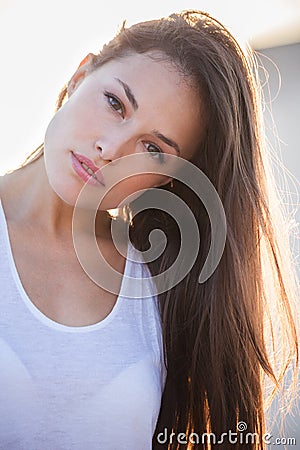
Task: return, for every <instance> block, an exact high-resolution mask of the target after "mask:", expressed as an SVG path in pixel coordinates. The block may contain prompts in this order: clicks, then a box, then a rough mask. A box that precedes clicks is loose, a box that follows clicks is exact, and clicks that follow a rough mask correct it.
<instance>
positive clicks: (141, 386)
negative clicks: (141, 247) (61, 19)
mask: <svg viewBox="0 0 300 450" xmlns="http://www.w3.org/2000/svg"><path fill="white" fill-rule="evenodd" d="M130 258H132V259H133V260H138V262H133V261H131V260H130ZM124 275H127V276H131V277H137V278H140V277H143V278H145V280H144V282H143V284H142V287H141V292H140V294H141V295H140V298H126V297H125V296H122V293H123V292H124V291H125V288H126V286H125V284H126V283H127V281H126V280H127V279H126V278H125V277H123V281H122V285H121V290H120V294H119V296H118V299H117V302H116V304H115V306H114V308H113V310H112V311H111V313H110V314H109V315H108V316H107V317H106V318H105V319H104V320H102V321H101V322H98V323H96V324H94V325H87V326H83V327H72V326H66V325H62V324H59V323H57V322H55V321H53V320H51V319H50V318H48V317H46V316H45V315H44V314H43V313H42V312H41V311H40V310H39V309H37V308H36V307H35V306H34V304H33V303H32V302H31V300H30V299H29V297H28V295H27V294H26V292H25V290H24V288H23V286H22V284H21V281H20V278H19V275H18V272H17V269H16V265H15V263H14V259H13V255H12V251H11V246H10V240H9V234H8V228H7V222H6V218H5V214H4V211H3V208H2V204H1V200H0V448H1V449H5V450H21V449H22V450H86V449H88V450H96V449H97V450H102V449H103V450H126V449H128V450H149V449H151V448H152V445H151V441H152V436H153V433H154V430H155V426H156V422H157V418H158V414H159V410H160V404H161V396H162V391H163V388H164V384H165V378H166V369H165V366H164V363H163V350H162V338H161V324H160V317H159V313H158V305H157V295H156V294H155V291H154V290H155V288H154V285H153V282H151V279H150V278H149V279H147V278H148V277H150V271H149V269H148V267H147V266H146V264H142V257H141V255H139V254H138V252H137V250H136V249H134V247H133V246H132V245H131V244H130V243H129V245H128V253H127V259H126V264H125V271H124ZM41 282H42V280H41ZM127 288H128V286H127ZM127 292H128V291H127ZM147 295H148V297H147ZM149 295H150V296H149Z"/></svg>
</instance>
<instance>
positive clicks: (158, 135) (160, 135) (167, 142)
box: [115, 78, 180, 155]
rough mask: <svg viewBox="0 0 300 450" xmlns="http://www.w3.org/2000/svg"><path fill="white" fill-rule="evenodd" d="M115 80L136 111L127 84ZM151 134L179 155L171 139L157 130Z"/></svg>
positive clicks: (178, 150) (132, 95) (136, 103)
mask: <svg viewBox="0 0 300 450" xmlns="http://www.w3.org/2000/svg"><path fill="white" fill-rule="evenodd" d="M115 80H117V81H118V83H120V84H121V86H123V89H124V91H125V94H126V97H127V98H128V100H129V102H130V103H131V105H132V107H133V109H134V110H135V111H136V110H137V109H138V107H139V105H138V102H137V101H136V98H135V96H134V94H133V92H132V90H131V89H130V87H129V86H128V84H127V83H125V82H124V81H122V80H120V79H119V78H115ZM152 134H154V136H156V137H157V138H158V139H160V140H161V141H163V142H164V143H165V144H167V145H169V146H170V147H173V148H174V149H175V150H176V152H177V154H178V155H180V148H179V145H178V144H177V143H176V142H175V141H173V139H171V138H169V137H167V136H165V135H164V134H162V133H161V132H160V131H158V130H152Z"/></svg>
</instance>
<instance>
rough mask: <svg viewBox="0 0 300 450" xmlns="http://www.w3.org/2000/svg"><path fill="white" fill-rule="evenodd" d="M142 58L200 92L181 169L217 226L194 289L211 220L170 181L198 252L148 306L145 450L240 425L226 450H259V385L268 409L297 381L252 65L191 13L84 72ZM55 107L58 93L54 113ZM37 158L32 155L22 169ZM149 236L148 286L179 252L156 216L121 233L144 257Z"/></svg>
mask: <svg viewBox="0 0 300 450" xmlns="http://www.w3.org/2000/svg"><path fill="white" fill-rule="evenodd" d="M152 50H158V51H159V52H160V53H161V54H162V55H164V59H165V60H166V61H170V62H172V63H173V64H175V66H176V67H177V68H178V70H179V71H181V72H182V73H183V74H184V75H186V77H187V79H189V80H192V81H193V83H194V85H195V86H198V87H199V89H197V92H196V90H195V92H196V95H198V96H200V98H199V101H201V102H205V110H206V114H207V118H208V120H207V125H206V128H205V132H204V134H203V139H202V142H201V143H200V145H199V149H198V151H197V152H196V154H195V155H194V156H193V158H192V160H191V162H192V163H193V164H195V165H196V166H197V167H198V168H200V169H201V170H202V171H203V172H204V173H205V174H206V175H207V177H208V178H209V179H210V181H211V182H212V184H213V185H214V187H215V189H216V191H217V193H218V195H219V197H220V199H221V201H222V204H223V207H224V211H225V214H226V220H227V240H226V245H225V249H224V252H223V255H222V258H221V261H220V263H219V265H218V267H217V269H216V270H215V272H214V273H213V275H212V276H211V277H210V278H209V279H208V280H207V281H206V282H205V283H203V284H199V282H198V276H199V273H200V272H201V268H202V266H203V264H204V262H205V259H206V256H207V253H208V250H209V244H210V239H211V228H210V222H209V217H208V215H207V213H206V211H205V208H204V206H203V205H202V203H201V202H200V201H199V199H198V198H196V196H195V195H194V194H193V192H192V191H191V190H190V189H189V188H188V187H187V186H184V185H183V183H181V182H180V181H178V180H176V179H174V185H173V189H172V192H173V193H175V194H176V195H178V196H179V197H180V198H181V199H182V200H183V201H184V202H185V203H186V205H188V207H189V208H190V210H191V211H192V212H193V214H194V217H195V218H196V220H197V223H198V227H199V230H200V235H201V248H200V251H199V254H198V257H197V260H196V262H195V264H194V266H193V268H192V269H191V271H190V272H189V274H188V275H187V276H186V277H185V278H184V279H183V280H182V281H181V282H180V283H178V284H177V285H176V286H174V287H173V288H172V289H170V290H169V291H167V292H164V293H161V294H159V295H158V300H159V308H160V313H161V320H162V332H163V341H164V350H165V363H166V366H167V379H166V385H165V389H164V393H163V398H162V404H161V410H160V415H159V418H158V422H157V427H156V432H155V435H154V437H153V449H159V448H166V449H167V448H168V449H172V450H175V449H181V448H201V449H209V448H220V449H221V448H224V449H226V448H228V441H227V442H226V439H225V440H224V442H223V443H219V444H216V443H214V441H213V440H212V439H207V440H204V441H203V442H202V440H201V436H202V434H203V433H209V432H211V433H214V434H215V435H216V436H217V438H218V437H220V436H221V435H222V433H226V432H228V431H229V430H231V431H232V432H233V433H234V432H239V433H241V431H242V430H241V429H239V428H238V429H237V424H238V423H240V422H241V421H243V422H245V423H246V426H247V432H248V433H257V435H259V436H260V438H259V440H258V441H257V439H255V440H254V441H253V440H252V441H251V439H249V440H248V442H246V441H245V440H244V441H241V439H238V440H237V442H236V443H235V444H231V445H230V448H235V449H239V448H243V449H245V450H250V449H251V450H254V449H263V448H266V444H265V443H264V442H263V441H262V439H261V436H262V434H263V433H265V432H266V424H265V411H266V402H265V401H266V398H265V397H266V396H265V394H266V393H268V389H267V386H266V385H265V380H266V379H271V380H272V382H273V385H274V389H273V390H272V392H271V398H272V397H273V396H274V394H275V392H276V389H278V388H279V387H280V385H281V384H282V383H283V380H284V375H285V374H286V373H287V369H288V367H291V368H292V369H294V374H295V376H296V373H297V372H296V369H297V364H298V344H297V329H296V323H297V322H296V316H295V310H294V306H295V303H296V301H297V298H298V297H297V296H298V290H297V289H298V285H297V275H296V270H295V264H294V262H293V256H292V253H291V246H290V241H289V238H290V231H291V230H290V223H289V221H288V216H287V214H285V211H284V208H283V205H282V203H281V199H280V196H279V192H278V189H277V187H276V183H275V181H274V176H273V172H272V169H271V164H270V154H269V152H268V148H267V146H266V143H265V140H264V138H263V127H262V123H263V122H262V114H261V90H260V85H259V79H258V75H257V68H256V60H255V57H254V54H253V53H252V52H251V51H250V50H249V49H248V50H243V49H242V48H241V46H240V45H239V44H238V42H237V41H236V40H235V38H234V37H233V36H232V35H231V34H230V33H229V31H228V30H227V29H226V28H225V27H224V26H223V25H222V24H221V23H220V22H218V21H217V20H215V19H214V18H212V17H211V16H209V15H208V14H206V13H203V12H200V11H183V12H182V13H180V14H173V15H172V16H171V17H169V18H164V19H160V20H153V21H148V22H143V23H139V24H136V25H133V26H132V27H130V28H128V29H127V28H125V24H124V25H123V27H122V29H121V30H120V32H119V33H118V34H117V36H116V37H115V38H114V39H113V40H112V41H111V42H109V43H108V44H107V45H105V46H104V47H103V49H102V51H101V52H100V53H99V55H94V57H93V61H92V69H91V70H95V69H96V68H97V67H100V66H101V65H103V64H105V63H106V62H108V61H110V60H112V59H115V58H122V56H123V55H126V54H127V53H128V52H138V53H146V52H149V51H152ZM65 97H66V86H65V87H64V88H63V90H62V91H61V93H60V96H59V99H58V103H57V108H59V107H60V106H61V105H62V103H63V101H64V99H65ZM199 126H200V125H199ZM42 151H43V149H42V146H41V147H40V148H39V149H37V152H36V153H35V154H32V155H30V157H28V159H27V161H26V163H28V162H31V161H33V160H35V159H36V158H37V157H39V156H40V155H41V154H42ZM158 189H166V190H168V189H169V186H168V185H166V186H162V187H160V188H158ZM143 195H147V192H146V193H145V194H143ZM132 210H133V211H134V202H133V204H132ZM156 228H161V229H162V230H163V231H164V233H165V234H166V236H167V238H168V244H167V246H166V249H165V251H164V253H163V255H162V256H161V257H159V258H157V259H156V260H155V261H153V262H151V263H148V265H149V268H150V271H151V273H152V274H153V275H157V274H159V273H163V272H164V271H165V270H166V269H167V268H168V267H169V266H170V265H171V264H172V263H173V261H174V258H175V257H176V252H177V251H178V248H179V245H180V234H179V232H178V227H177V226H176V223H174V220H173V219H172V218H171V217H169V216H168V214H166V213H164V212H163V211H160V210H158V211H156V210H145V211H143V212H140V213H139V214H136V215H135V216H134V217H133V227H132V228H131V232H130V235H131V239H132V241H133V243H134V245H135V246H136V247H137V248H139V249H140V250H145V249H147V248H148V246H149V242H148V236H149V233H150V231H151V230H152V229H156ZM266 375H267V377H266ZM166 429H167V431H168V436H170V433H172V432H173V433H175V434H174V435H173V439H168V442H166V443H165V444H160V443H159V440H158V439H157V437H158V436H159V433H161V432H163V431H164V430H166ZM192 432H194V433H197V435H198V436H200V440H199V443H194V444H192V442H196V440H195V439H193V441H189V440H187V443H184V444H183V443H179V442H178V439H177V438H176V436H178V434H179V433H184V435H186V436H187V437H188V436H189V435H190V433H192ZM209 441H210V442H209Z"/></svg>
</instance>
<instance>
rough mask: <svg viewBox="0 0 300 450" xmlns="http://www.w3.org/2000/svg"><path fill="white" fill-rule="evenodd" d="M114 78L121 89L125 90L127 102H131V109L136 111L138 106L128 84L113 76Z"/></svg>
mask: <svg viewBox="0 0 300 450" xmlns="http://www.w3.org/2000/svg"><path fill="white" fill-rule="evenodd" d="M115 80H117V81H118V83H120V84H121V85H122V86H123V89H124V91H125V94H126V97H127V98H128V100H129V102H130V103H131V105H132V107H133V109H134V110H135V111H136V110H137V109H138V107H139V105H138V102H137V101H136V98H135V96H134V95H133V92H132V90H131V89H130V87H129V86H128V84H126V83H124V81H122V80H120V79H119V78H115Z"/></svg>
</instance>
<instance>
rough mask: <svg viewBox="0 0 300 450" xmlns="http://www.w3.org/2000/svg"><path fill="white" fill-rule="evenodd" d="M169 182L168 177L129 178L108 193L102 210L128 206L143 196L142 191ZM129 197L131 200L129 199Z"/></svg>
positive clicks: (102, 204)
mask: <svg viewBox="0 0 300 450" xmlns="http://www.w3.org/2000/svg"><path fill="white" fill-rule="evenodd" d="M167 181H168V178H167V177H164V176H162V175H151V174H150V175H148V174H147V175H139V176H133V177H130V178H127V179H125V180H123V181H120V182H119V183H118V184H116V185H115V186H114V187H113V188H112V189H111V190H110V191H109V192H108V193H107V195H106V196H105V197H104V199H103V201H102V203H101V206H100V209H114V208H118V207H120V206H122V205H124V204H128V203H130V202H132V201H133V200H135V199H136V198H138V197H139V196H140V195H142V194H143V191H141V190H145V189H150V188H154V187H156V186H158V185H160V184H161V183H163V182H167ZM139 191H141V192H139ZM129 196H130V198H128V197H129Z"/></svg>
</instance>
